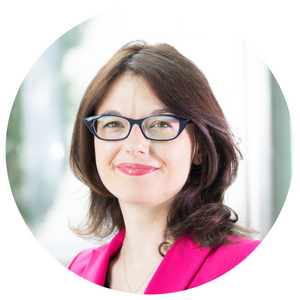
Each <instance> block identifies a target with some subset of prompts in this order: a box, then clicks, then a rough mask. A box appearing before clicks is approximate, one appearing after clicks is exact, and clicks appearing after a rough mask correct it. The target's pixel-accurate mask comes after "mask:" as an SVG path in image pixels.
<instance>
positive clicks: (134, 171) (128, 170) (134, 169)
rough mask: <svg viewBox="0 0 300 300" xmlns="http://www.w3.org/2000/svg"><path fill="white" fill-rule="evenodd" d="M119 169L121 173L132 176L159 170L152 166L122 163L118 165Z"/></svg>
mask: <svg viewBox="0 0 300 300" xmlns="http://www.w3.org/2000/svg"><path fill="white" fill-rule="evenodd" d="M117 168H118V169H119V171H120V172H122V173H124V174H127V175H131V176H140V175H145V174H149V173H152V172H153V171H155V170H157V168H155V167H152V166H148V165H140V164H130V163H121V164H119V165H117Z"/></svg>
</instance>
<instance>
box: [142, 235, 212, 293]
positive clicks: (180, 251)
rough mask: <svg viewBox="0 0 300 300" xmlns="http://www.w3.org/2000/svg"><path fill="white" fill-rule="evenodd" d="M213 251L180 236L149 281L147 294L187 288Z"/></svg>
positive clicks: (171, 291) (172, 291)
mask: <svg viewBox="0 0 300 300" xmlns="http://www.w3.org/2000/svg"><path fill="white" fill-rule="evenodd" d="M210 251H211V249H210V248H202V249H201V250H200V248H199V244H197V243H193V242H192V241H191V239H189V238H188V237H186V236H182V237H180V238H179V239H178V240H177V241H176V242H175V243H174V244H173V245H172V246H171V247H170V249H169V251H168V252H167V254H166V255H165V257H164V258H163V260H162V262H161V264H160V265H159V267H158V269H157V270H156V272H155V273H154V275H153V277H152V279H151V281H150V282H149V284H148V286H147V288H146V290H145V294H165V293H174V292H178V291H183V290H186V289H187V288H188V286H189V284H190V282H191V281H192V279H193V277H194V276H195V274H196V273H197V272H198V271H199V269H200V267H201V265H202V263H203V262H204V260H205V259H206V257H207V255H208V254H209V252H210Z"/></svg>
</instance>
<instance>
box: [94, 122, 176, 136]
mask: <svg viewBox="0 0 300 300" xmlns="http://www.w3.org/2000/svg"><path fill="white" fill-rule="evenodd" d="M179 128H180V122H179V121H178V120H177V119H175V118H173V117H172V116H154V117H149V118H147V119H145V120H144V121H143V123H142V130H143V132H144V134H145V135H146V136H147V137H148V138H150V139H156V140H168V139H172V138H174V137H175V136H176V135H177V134H178V131H179ZM94 129H95V131H96V133H97V135H98V136H99V137H100V138H102V139H105V140H116V139H122V138H125V137H126V136H127V134H128V132H129V130H130V123H129V121H128V120H126V119H124V118H122V117H118V116H103V117H99V118H98V119H96V120H95V121H94Z"/></svg>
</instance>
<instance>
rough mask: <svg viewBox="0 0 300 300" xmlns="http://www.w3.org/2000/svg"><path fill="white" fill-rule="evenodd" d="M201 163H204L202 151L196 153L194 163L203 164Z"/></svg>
mask: <svg viewBox="0 0 300 300" xmlns="http://www.w3.org/2000/svg"><path fill="white" fill-rule="evenodd" d="M201 163H202V154H201V153H198V154H195V155H194V158H193V164H194V165H197V166H198V165H201Z"/></svg>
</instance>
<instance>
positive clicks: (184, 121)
mask: <svg viewBox="0 0 300 300" xmlns="http://www.w3.org/2000/svg"><path fill="white" fill-rule="evenodd" d="M165 116H168V117H172V118H174V119H176V120H178V121H179V124H180V125H179V130H178V133H177V135H176V136H175V137H173V138H171V139H164V140H159V139H152V138H149V137H147V136H146V133H145V132H144V130H143V127H142V123H143V122H144V121H145V120H146V119H149V118H153V117H165ZM101 117H119V118H122V119H125V120H127V121H128V122H129V124H130V127H129V131H128V134H127V135H126V136H125V137H124V138H121V139H112V140H111V139H103V138H101V137H99V136H98V135H97V133H96V131H95V128H94V122H95V120H97V119H99V118H101ZM84 123H85V124H86V126H87V127H88V129H89V130H90V132H91V133H92V134H93V135H94V136H95V137H96V138H98V139H100V140H103V141H121V140H125V139H127V138H128V136H129V134H130V132H131V129H132V127H133V125H134V124H137V125H138V126H139V127H140V129H141V131H142V133H143V135H144V137H145V138H146V139H148V140H151V141H160V142H163V141H171V140H174V139H176V138H177V137H178V136H179V135H180V134H181V132H182V131H183V130H184V128H185V127H186V125H187V124H189V123H192V121H191V120H189V119H188V118H185V117H179V116H175V115H167V114H166V115H155V116H149V117H146V118H143V119H130V118H126V117H122V116H116V115H98V116H92V117H88V118H85V119H84Z"/></svg>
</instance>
